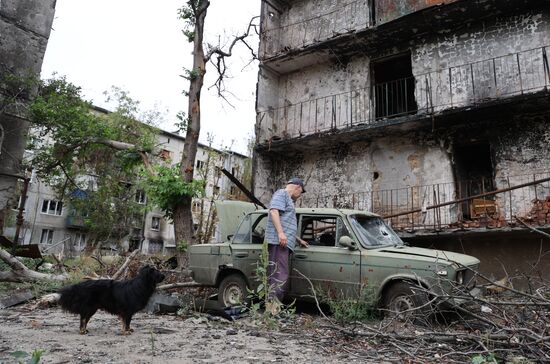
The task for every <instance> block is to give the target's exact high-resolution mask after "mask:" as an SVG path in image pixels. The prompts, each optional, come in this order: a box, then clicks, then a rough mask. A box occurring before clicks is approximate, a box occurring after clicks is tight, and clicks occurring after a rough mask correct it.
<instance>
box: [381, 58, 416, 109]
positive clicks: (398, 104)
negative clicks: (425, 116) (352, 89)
mask: <svg viewBox="0 0 550 364" xmlns="http://www.w3.org/2000/svg"><path fill="white" fill-rule="evenodd" d="M372 76H373V81H374V82H373V84H374V90H373V95H374V108H375V115H376V118H377V119H378V118H389V117H397V116H402V115H407V114H414V113H415V112H416V110H417V105H416V99H415V96H414V89H415V80H414V76H413V73H412V64H411V55H410V53H407V54H404V55H399V56H395V57H392V58H389V59H385V60H381V61H377V62H374V63H373V64H372Z"/></svg>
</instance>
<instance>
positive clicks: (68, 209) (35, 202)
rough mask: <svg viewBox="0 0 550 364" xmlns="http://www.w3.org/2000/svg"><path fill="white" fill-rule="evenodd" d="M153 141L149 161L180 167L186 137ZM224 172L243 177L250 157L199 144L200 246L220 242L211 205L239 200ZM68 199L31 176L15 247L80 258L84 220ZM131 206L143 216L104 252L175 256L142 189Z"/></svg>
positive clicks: (163, 134)
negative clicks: (201, 187) (138, 208)
mask: <svg viewBox="0 0 550 364" xmlns="http://www.w3.org/2000/svg"><path fill="white" fill-rule="evenodd" d="M157 139H158V143H157V150H155V151H154V152H153V158H152V159H153V162H154V163H164V164H166V165H170V166H172V165H175V164H177V163H179V162H180V161H181V155H182V151H183V146H184V143H185V138H184V137H182V136H180V135H178V134H175V133H170V132H167V131H162V130H161V131H159V133H158V135H157ZM222 168H225V169H226V170H227V171H229V172H231V173H233V175H234V176H235V177H237V178H239V179H241V178H243V176H244V175H245V174H246V173H249V172H247V169H249V168H250V162H249V158H248V157H246V156H244V155H242V154H239V153H236V152H233V151H224V150H219V149H216V148H213V147H211V146H207V145H204V144H199V146H198V151H197V157H196V165H195V178H197V179H204V180H206V191H205V195H204V197H203V198H199V199H195V200H194V201H193V216H194V223H195V228H196V231H197V235H198V237H199V240H200V241H201V242H207V241H210V240H212V239H218V238H219V236H218V235H219V232H218V229H217V225H216V223H217V219H216V215H215V210H214V209H213V208H212V205H213V203H214V201H216V200H218V199H239V198H242V194H241V192H240V190H238V189H237V188H236V186H235V185H234V184H233V183H232V182H231V181H230V180H229V179H228V178H227V177H226V176H225V175H224V174H223V173H222V172H221V170H222ZM81 179H82V180H81V182H87V183H84V184H85V185H87V186H88V188H87V190H88V191H94V189H95V188H96V187H97V186H96V176H93V175H87V176H81ZM72 194H79V195H80V196H77V197H82V198H86V194H87V191H84V190H75V191H73V192H72ZM72 197H74V196H72ZM67 200H68V199H60V198H59V197H58V196H57V195H56V193H55V191H54V189H53V188H52V187H51V186H50V185H48V184H46V183H44V182H42V181H40V180H39V179H37V178H36V177H35V175H34V174H33V175H32V176H31V177H30V180H29V185H28V192H27V199H26V201H25V210H24V222H23V225H22V227H21V228H20V232H19V239H18V240H19V243H20V244H39V245H40V248H41V250H42V251H43V252H45V253H51V252H57V253H59V252H63V254H65V255H78V254H80V252H81V251H83V249H84V248H85V247H86V243H87V242H88V238H89V236H88V234H87V228H86V221H85V220H86V219H87V218H88V217H87V216H86V215H85V214H82V213H80V212H78V211H76V210H75V208H74V207H72V206H71V205H70V203H68V202H67ZM135 202H136V203H137V204H141V205H143V207H144V211H145V212H144V213H143V215H142V216H137V217H135V219H133V221H132V226H133V227H132V228H130V229H129V231H128V234H127V235H126V236H125V237H124V238H123V239H122V241H119V242H113V243H112V244H111V245H110V246H103V247H102V249H103V250H104V253H107V254H108V253H109V252H111V253H116V252H117V251H119V250H121V249H122V250H127V249H129V250H135V249H141V250H142V251H143V252H144V253H172V252H175V248H176V244H175V238H174V226H173V224H172V223H171V222H170V221H169V220H168V219H166V218H165V217H164V214H163V212H162V211H160V210H159V209H158V208H156V207H155V206H152V204H151V203H150V202H149V201H148V199H147V195H146V193H145V192H144V191H143V190H139V189H137V190H136V193H135ZM17 212H18V211H17V210H12V211H11V214H10V216H9V217H8V219H7V222H6V226H5V228H4V234H5V235H6V236H7V237H10V238H13V237H14V236H15V232H16V227H15V226H16V215H17ZM206 235H207V236H206Z"/></svg>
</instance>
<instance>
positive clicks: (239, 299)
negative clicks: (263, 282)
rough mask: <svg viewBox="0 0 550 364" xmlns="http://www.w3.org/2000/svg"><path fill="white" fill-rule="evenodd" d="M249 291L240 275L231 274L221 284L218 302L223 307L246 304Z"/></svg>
mask: <svg viewBox="0 0 550 364" xmlns="http://www.w3.org/2000/svg"><path fill="white" fill-rule="evenodd" d="M247 296H248V290H247V285H246V282H245V280H244V278H243V276H242V275H240V274H230V275H228V276H227V277H225V278H224V279H223V280H222V282H221V283H220V287H219V289H218V302H219V303H220V305H222V306H223V307H228V306H239V305H243V304H246V303H247V302H248V299H247Z"/></svg>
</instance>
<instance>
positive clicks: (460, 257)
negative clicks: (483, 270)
mask: <svg viewBox="0 0 550 364" xmlns="http://www.w3.org/2000/svg"><path fill="white" fill-rule="evenodd" d="M379 251H380V252H384V253H391V254H403V255H408V256H411V255H413V256H417V257H422V258H430V259H433V260H434V261H436V260H439V261H447V262H456V263H458V264H462V265H465V266H472V265H476V264H479V259H477V258H476V257H472V256H471V255H466V254H460V253H453V252H449V251H445V250H435V249H425V248H416V247H411V246H406V245H400V246H395V247H387V248H381V249H380V250H379Z"/></svg>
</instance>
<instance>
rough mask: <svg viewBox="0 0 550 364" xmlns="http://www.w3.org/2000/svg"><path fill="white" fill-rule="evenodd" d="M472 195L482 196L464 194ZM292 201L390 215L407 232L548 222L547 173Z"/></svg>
mask: <svg viewBox="0 0 550 364" xmlns="http://www.w3.org/2000/svg"><path fill="white" fill-rule="evenodd" d="M541 180H543V181H544V182H537V181H541ZM515 186H523V187H520V188H514V187H515ZM495 190H496V191H502V192H497V193H494V192H491V191H495ZM474 195H485V196H483V197H478V198H469V197H471V196H474ZM457 200H459V201H458V202H454V201H457ZM298 205H299V206H303V207H336V208H351V209H357V210H367V211H372V212H375V213H377V214H380V215H382V216H391V217H389V218H388V219H387V220H388V221H389V222H390V223H391V224H392V226H393V227H394V228H395V229H397V230H408V231H421V230H427V231H434V230H435V231H440V230H445V229H457V228H465V229H467V228H481V227H489V228H502V227H507V226H511V225H512V226H513V225H515V224H517V221H516V219H515V217H516V216H517V217H519V218H521V219H523V220H525V221H527V222H530V223H533V224H536V225H540V226H545V225H550V172H549V171H547V172H540V173H534V174H529V175H518V176H509V177H499V178H497V180H496V181H495V182H493V181H491V180H488V179H479V180H471V181H460V182H459V183H455V182H449V183H438V184H432V185H424V186H410V187H403V188H396V189H387V190H376V191H365V192H355V193H349V194H340V195H324V196H323V195H312V194H310V193H309V192H308V193H307V194H305V195H303V196H302V198H300V199H299V200H298ZM433 206H439V207H433Z"/></svg>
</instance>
